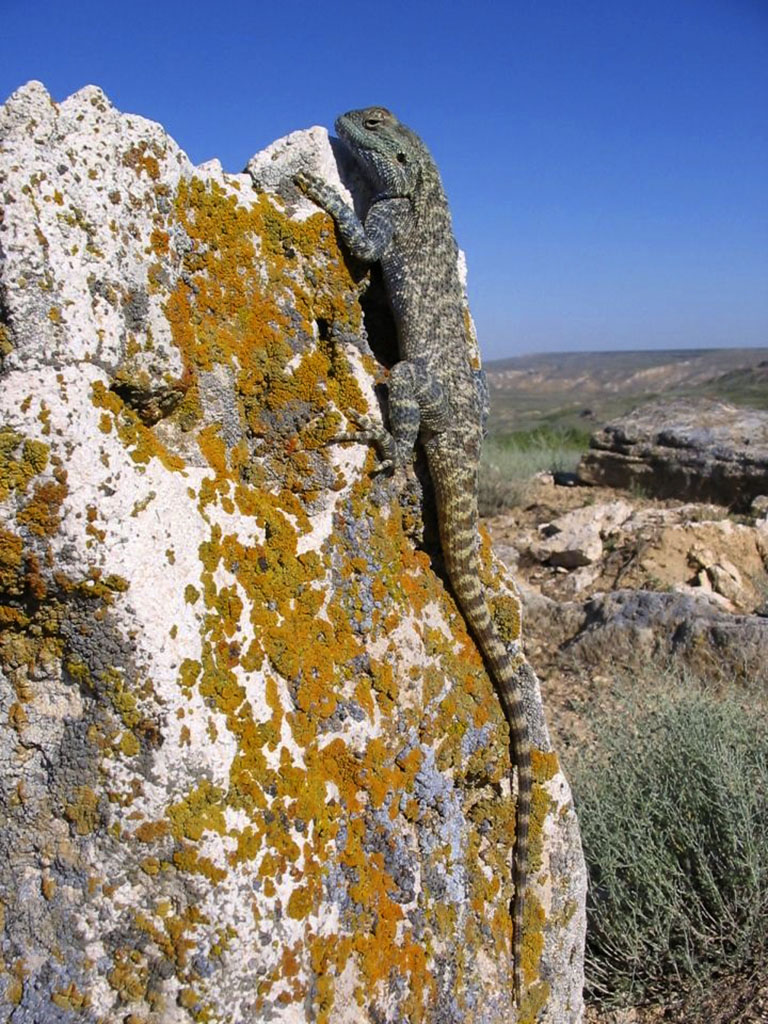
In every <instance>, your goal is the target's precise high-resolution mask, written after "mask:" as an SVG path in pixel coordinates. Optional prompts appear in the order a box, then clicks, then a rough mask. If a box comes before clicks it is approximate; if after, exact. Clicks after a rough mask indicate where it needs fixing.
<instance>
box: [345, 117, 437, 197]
mask: <svg viewBox="0 0 768 1024" xmlns="http://www.w3.org/2000/svg"><path fill="white" fill-rule="evenodd" d="M335 128H336V131H337V132H338V133H339V137H340V138H341V139H342V140H343V141H344V142H345V143H346V144H347V146H348V147H349V149H350V150H351V151H352V153H353V154H354V156H355V159H356V160H357V161H358V163H360V164H362V165H363V170H364V171H365V173H366V177H367V178H368V179H369V180H370V181H371V182H372V184H374V186H375V187H377V188H379V189H380V190H381V191H382V192H383V193H385V194H386V195H388V196H406V197H412V196H413V195H414V194H415V193H416V191H417V189H418V187H419V184H420V182H421V179H422V171H423V169H424V167H425V166H426V165H427V164H431V163H432V157H431V156H430V153H429V150H428V149H427V147H426V146H425V145H424V143H423V142H422V141H421V139H420V138H419V137H418V135H416V133H415V132H413V131H411V129H410V128H408V126H407V125H404V124H402V123H401V122H400V121H398V119H397V118H396V117H395V115H394V114H393V113H391V112H390V111H389V110H387V108H386V107H365V108H364V109H363V110H350V111H348V113H346V114H342V115H341V116H340V117H338V118H337V119H336V124H335Z"/></svg>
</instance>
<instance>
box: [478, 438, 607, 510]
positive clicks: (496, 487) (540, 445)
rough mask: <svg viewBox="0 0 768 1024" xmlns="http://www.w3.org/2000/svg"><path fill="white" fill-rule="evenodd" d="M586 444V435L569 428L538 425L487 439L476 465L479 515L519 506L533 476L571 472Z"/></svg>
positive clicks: (526, 493)
mask: <svg viewBox="0 0 768 1024" xmlns="http://www.w3.org/2000/svg"><path fill="white" fill-rule="evenodd" d="M588 443H589V434H588V433H584V432H582V431H578V430H575V429H573V428H570V427H564V428H557V427H549V426H542V427H537V428H536V429H535V430H527V431H518V432H517V433H514V434H509V435H506V436H504V437H491V438H488V440H487V441H486V443H485V445H484V447H483V458H482V462H481V464H480V495H479V501H480V514H481V515H483V516H490V515H497V514H498V513H499V512H502V511H503V510H504V509H505V508H514V507H515V506H516V505H521V504H523V503H524V502H525V501H526V500H527V497H528V494H529V491H530V481H531V480H532V479H533V477H534V476H535V475H536V474H537V473H540V472H542V471H546V472H550V473H556V472H572V471H573V470H575V469H576V466H577V465H578V463H579V459H580V458H581V455H582V453H583V452H584V451H585V450H586V448H587V446H588Z"/></svg>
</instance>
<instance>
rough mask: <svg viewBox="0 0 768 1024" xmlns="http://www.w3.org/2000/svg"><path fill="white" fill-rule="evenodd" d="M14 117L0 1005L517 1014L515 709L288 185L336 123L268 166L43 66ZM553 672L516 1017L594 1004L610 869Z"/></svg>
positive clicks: (313, 223) (532, 694)
mask: <svg viewBox="0 0 768 1024" xmlns="http://www.w3.org/2000/svg"><path fill="white" fill-rule="evenodd" d="M0 142H1V143H2V157H1V158H0V172H1V174H2V179H1V181H0V188H1V189H2V194H3V207H4V217H3V221H2V225H1V226H0V246H1V247H2V257H3V266H2V280H1V282H0V287H1V288H2V292H1V293H0V298H1V299H2V301H1V302H0V317H1V323H0V349H1V350H2V355H3V368H2V374H3V379H2V390H0V706H1V707H2V710H3V715H2V730H3V742H2V745H1V746H0V750H2V755H0V762H1V764H2V773H1V777H2V782H1V783H0V801H1V802H2V809H3V818H4V828H3V831H2V835H0V890H1V896H2V923H1V925H0V927H2V944H3V964H4V981H3V984H2V985H0V1017H2V1018H3V1019H9V1020H12V1021H14V1024H22V1022H23V1024H40V1022H42V1021H45V1022H46V1024H57V1022H62V1024H64V1022H66V1021H69V1020H72V1019H73V1018H74V1016H77V1018H78V1019H79V1020H85V1021H92V1022H94V1024H95V1022H96V1021H99V1022H104V1024H113V1022H114V1024H118V1022H122V1024H124V1022H126V1021H129V1020H130V1021H143V1022H146V1024H188V1022H192V1021H195V1020H206V1021H210V1022H216V1021H221V1022H224V1021H227V1022H230V1024H246V1022H251V1021H254V1020H264V1021H267V1020H270V1021H276V1022H286V1024H287V1022H300V1021H305V1020H312V1021H318V1022H321V1021H325V1022H334V1024H343V1022H348V1021H355V1022H358V1021H371V1022H374V1021H375V1022H377V1024H384V1022H395V1021H402V1020H408V1021H409V1022H419V1021H423V1022H435V1024H437V1022H439V1024H450V1022H459V1021H461V1022H465V1021H466V1022H469V1021H472V1022H477V1024H481V1022H487V1024H493V1022H501V1021H505V1022H506V1021H509V1020H510V1019H511V1017H510V1015H511V1010H510V993H511V987H512V975H511V969H510V959H509V950H510V922H509V902H510V895H511V892H510V884H511V883H510V845H511V837H512V835H513V824H512V823H513V822H514V805H513V801H512V799H511V795H510V793H509V785H508V782H507V779H508V772H509V760H508V752H507V729H506V725H505V723H504V720H503V716H502V713H501V711H500V709H499V704H498V700H497V699H496V696H495V694H494V692H493V688H492V685H491V683H490V681H489V679H488V676H487V674H486V673H485V671H484V668H483V665H482V662H481V660H480V658H479V656H478V654H477V651H476V648H475V646H474V644H473V643H472V641H471V640H470V638H469V637H468V636H467V633H466V630H465V626H464V622H463V620H462V617H461V615H460V614H459V613H458V611H457V608H456V606H455V604H454V602H453V600H452V598H451V595H450V593H449V592H448V590H447V589H446V587H445V585H444V583H443V581H442V578H441V576H440V575H439V572H438V571H436V568H439V551H438V550H436V548H435V547H434V544H433V543H432V541H431V540H430V538H432V537H434V523H433V522H432V520H431V519H430V515H429V512H428V511H427V512H426V513H423V512H422V509H423V508H426V509H429V502H428V501H426V502H425V503H424V505H422V504H421V502H420V501H418V500H417V499H418V498H419V489H418V486H417V485H416V483H415V481H414V482H412V484H413V485H412V487H411V488H410V490H408V492H407V493H406V494H404V495H402V496H400V497H399V496H398V495H397V494H395V493H394V492H393V490H392V485H391V483H390V482H389V481H388V480H386V479H383V478H380V477H372V476H371V474H370V471H369V470H370V466H371V465H372V460H373V456H372V453H370V452H368V451H367V449H366V448H364V447H362V446H359V445H351V446H350V445H340V444H334V443H332V442H333V439H334V438H335V437H336V436H337V435H338V434H339V433H340V432H341V431H342V430H343V429H344V427H345V425H346V421H345V417H344V413H345V412H346V411H348V410H356V411H357V412H366V411H368V412H373V413H374V414H378V410H377V406H376V402H375V398H374V384H375V382H376V374H377V372H378V370H377V366H376V363H375V362H374V360H373V359H372V357H371V355H370V352H369V351H368V348H367V345H366V344H365V342H364V341H362V340H361V339H363V338H364V337H365V333H366V332H365V323H364V318H363V308H364V304H361V300H360V292H361V289H362V285H363V281H362V276H361V275H362V270H361V268H360V267H357V266H352V265H351V264H349V263H348V262H347V260H346V259H345V257H344V255H343V253H341V252H340V250H339V249H338V246H337V243H336V235H335V231H334V229H333V225H332V223H331V221H330V220H329V219H328V218H327V217H326V216H325V215H324V214H321V213H318V212H317V211H316V210H314V208H312V207H311V206H310V204H308V203H306V202H305V201H303V200H302V199H301V198H300V197H299V196H298V194H297V193H296V191H295V189H293V187H292V185H291V170H292V169H293V168H294V167H297V166H307V167H309V168H310V169H312V170H313V171H314V173H317V174H321V175H323V176H324V177H325V178H327V179H329V180H331V181H333V182H334V183H335V184H336V186H337V187H338V188H343V186H342V184H341V182H340V181H339V179H338V175H337V171H336V163H335V160H334V155H333V151H332V149H331V147H330V145H329V142H328V138H327V135H326V134H325V132H324V131H323V130H321V129H312V130H311V131H309V132H304V133H298V134H296V135H294V136H292V137H291V140H290V144H289V143H288V141H287V140H284V141H283V142H281V143H280V144H276V147H274V148H272V149H271V150H270V153H269V154H268V156H267V157H262V158H259V159H255V160H254V161H253V162H252V164H251V170H252V171H253V173H254V178H255V180H257V182H258V188H254V186H253V182H252V178H251V177H250V176H249V175H230V174H224V173H223V172H222V171H221V169H220V167H219V166H218V165H217V164H216V163H211V164H208V165H205V166H204V167H201V168H195V167H193V166H192V165H191V164H190V163H189V161H188V159H187V157H186V156H185V154H184V153H183V152H182V151H181V150H180V149H179V148H178V146H176V144H175V143H174V142H173V140H172V139H170V138H169V137H168V136H167V135H166V133H165V132H164V131H163V129H162V128H161V127H160V126H159V125H156V124H153V123H151V122H149V121H146V120H144V119H142V118H140V117H135V116H127V115H123V114H121V113H119V112H118V111H116V110H115V109H114V108H113V107H112V106H111V104H110V103H109V101H108V100H107V99H106V97H105V96H104V95H103V93H102V92H101V91H100V90H98V89H96V88H93V87H89V88H86V89H83V90H82V91H80V92H79V93H77V94H75V95H74V96H72V97H70V98H69V99H67V100H66V101H64V102H63V103H61V104H56V103H54V102H53V101H52V100H51V99H50V97H49V96H48V94H47V93H46V92H45V90H44V89H43V87H42V86H40V85H39V84H36V83H31V84H30V85H28V86H26V87H24V88H23V89H21V90H19V91H18V92H17V93H15V94H14V95H13V96H12V97H11V99H10V100H9V101H8V102H7V104H6V105H5V106H4V107H3V108H2V110H0ZM267 167H268V169H267ZM350 339H356V340H357V341H356V343H354V344H353V343H350ZM422 533H423V535H424V536H425V538H426V540H425V542H424V544H417V543H416V540H415V538H418V537H420V536H421V535H422ZM483 550H484V556H483V557H484V570H483V571H484V580H485V582H486V584H487V585H488V586H489V587H490V588H491V590H492V592H493V594H494V595H495V596H494V607H495V610H496V612H497V613H498V615H499V616H500V621H502V622H503V624H504V628H505V635H506V636H507V637H508V639H509V642H510V643H511V644H519V630H520V614H519V601H518V598H517V594H516V592H515V590H514V587H513V585H512V583H511V581H510V580H509V579H508V577H505V574H504V571H503V569H502V567H501V566H500V565H499V563H497V562H494V561H493V560H492V558H491V556H490V553H489V549H488V546H487V545H485V546H484V549H483ZM526 686H527V692H526V702H527V705H528V707H529V715H530V721H531V726H532V729H533V734H534V737H535V739H536V743H537V749H536V751H535V752H534V770H535V792H534V801H533V806H534V808H535V814H534V817H533V822H532V859H531V867H532V872H531V890H530V900H529V904H528V906H529V914H528V917H527V931H526V936H525V938H524V945H525V961H524V976H525V981H526V984H527V994H526V997H525V1000H524V1002H523V1005H522V1006H521V1008H520V1011H519V1014H518V1020H520V1021H527V1022H530V1021H533V1020H534V1018H535V1019H537V1020H542V1021H551V1022H553V1024H554V1022H557V1024H567V1022H571V1021H578V1020H579V1019H580V1016H581V1005H582V1004H581V980H582V959H581V958H582V942H583V929H584V894H585V876H584V869H583V862H582V859H581V851H580V846H579V841H578V830H577V824H576V819H575V815H574V811H573V806H572V802H571V798H570V792H569V790H568V785H567V782H566V781H565V779H564V778H563V776H562V774H561V772H560V770H559V766H558V762H557V757H556V755H555V754H554V752H553V751H552V750H551V748H550V745H549V742H548V739H547V733H546V728H545V726H544V721H543V716H542V711H541V703H540V698H539V696H538V689H537V685H536V681H535V678H534V677H533V675H532V673H529V674H528V675H527V676H526Z"/></svg>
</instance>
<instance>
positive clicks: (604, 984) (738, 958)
mask: <svg viewBox="0 0 768 1024" xmlns="http://www.w3.org/2000/svg"><path fill="white" fill-rule="evenodd" d="M664 683H665V686H666V689H665V688H662V687H659V688H658V690H653V692H652V693H650V694H649V693H648V691H647V690H646V689H644V688H643V689H642V703H641V702H640V699H639V698H637V697H627V696H626V695H625V696H623V697H622V698H621V699H620V701H619V704H620V707H619V708H618V710H617V709H616V708H614V709H613V710H612V711H610V712H608V711H605V712H603V713H601V714H600V713H599V714H598V717H597V719H596V721H595V723H594V724H595V743H594V745H593V746H591V747H590V748H589V750H588V751H587V752H586V753H582V754H581V756H580V757H579V759H578V761H577V762H576V763H575V764H574V765H573V766H572V779H573V787H574V793H575V798H576V804H577V809H578V811H579V818H580V822H581V830H582V839H583V843H584V850H585V855H586V858H587V863H588V866H589V875H590V890H589V897H588V928H587V965H586V967H587V988H588V994H589V996H590V997H591V998H592V999H593V1001H596V1002H598V1003H603V1004H604V1005H625V1006H626V1005H637V1004H639V1003H642V1002H648V1001H658V1002H662V1003H668V1002H672V1001H674V996H675V994H676V995H677V996H678V997H679V996H680V994H681V993H683V994H685V995H686V996H687V998H688V999H689V1000H690V1001H692V1004H693V1003H695V1002H696V1001H697V1000H700V999H701V998H707V997H708V996H709V995H711V993H712V992H713V991H714V990H715V988H716V986H715V980H716V979H717V978H718V977H724V976H729V975H730V976H734V975H737V974H740V973H743V972H747V971H750V970H751V971H757V972H758V973H760V972H761V971H762V972H763V974H764V978H763V981H768V966H766V954H768V720H767V719H766V713H765V707H764V706H763V708H762V709H759V710H758V711H756V710H755V708H754V707H751V708H747V707H745V706H744V704H743V702H742V701H741V700H738V699H736V697H735V696H733V695H731V696H724V697H722V696H721V697H717V696H715V695H713V694H711V693H707V692H706V691H705V690H703V689H702V688H701V687H700V686H697V685H695V684H693V683H691V682H690V681H689V682H687V683H686V681H685V680H682V681H681V680H679V679H678V680H676V681H670V680H665V681H664ZM640 685H641V686H642V684H640ZM635 686H636V687H637V686H638V683H637V682H636V681H635ZM761 965H762V966H761ZM687 1019H689V1020H692V1019H693V1017H688V1018H687Z"/></svg>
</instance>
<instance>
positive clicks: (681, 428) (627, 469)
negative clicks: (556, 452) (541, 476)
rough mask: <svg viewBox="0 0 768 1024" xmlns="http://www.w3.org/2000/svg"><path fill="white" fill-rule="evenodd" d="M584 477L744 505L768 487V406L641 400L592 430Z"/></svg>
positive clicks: (649, 491)
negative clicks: (631, 409)
mask: <svg viewBox="0 0 768 1024" xmlns="http://www.w3.org/2000/svg"><path fill="white" fill-rule="evenodd" d="M578 473H579V476H580V477H581V479H582V480H583V481H584V482H585V483H592V484H600V485H603V486H607V487H623V488H631V487H635V488H637V489H639V490H641V491H643V492H645V493H647V494H649V495H653V496H656V497H660V498H681V499H684V500H691V501H716V502H719V503H720V504H722V505H728V506H730V507H732V508H736V509H739V510H745V509H746V508H748V507H749V505H750V503H751V501H752V500H753V498H755V497H756V496H758V495H761V494H766V493H768V412H760V411H757V410H755V409H741V408H736V407H735V406H733V405H728V404H726V403H724V402H716V401H711V400H708V399H707V400H705V399H702V400H693V399H691V400H678V401H674V402H666V403H665V402H659V403H655V404H651V405H644V406H641V407H640V408H639V409H636V410H635V411H634V412H632V413H630V414H629V415H628V416H626V417H624V418H622V419H620V420H617V421H616V422H615V423H611V424H609V425H608V426H606V427H604V428H603V429H602V430H600V431H598V432H597V433H596V434H594V435H593V437H592V439H591V441H590V450H589V452H588V453H587V454H586V455H585V456H584V457H583V459H582V460H581V463H580V465H579V469H578Z"/></svg>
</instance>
